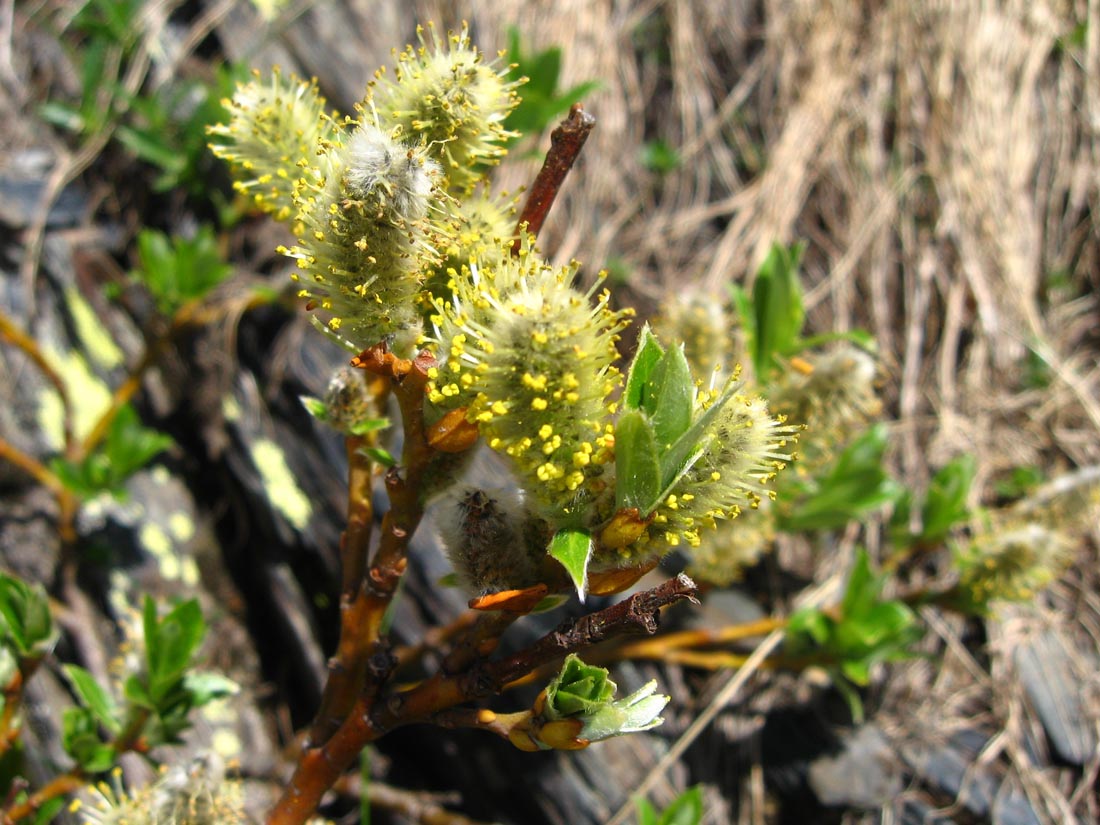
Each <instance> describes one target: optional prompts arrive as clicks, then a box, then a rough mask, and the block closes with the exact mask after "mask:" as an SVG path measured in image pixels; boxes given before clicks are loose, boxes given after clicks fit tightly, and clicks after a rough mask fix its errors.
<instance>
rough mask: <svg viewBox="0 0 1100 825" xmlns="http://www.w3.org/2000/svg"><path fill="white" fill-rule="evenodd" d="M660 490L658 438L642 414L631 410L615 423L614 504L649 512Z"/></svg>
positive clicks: (640, 511)
mask: <svg viewBox="0 0 1100 825" xmlns="http://www.w3.org/2000/svg"><path fill="white" fill-rule="evenodd" d="M660 493H661V466H660V461H659V459H658V453H657V437H656V436H655V435H654V432H653V426H652V425H651V424H650V423H649V420H648V419H647V418H646V417H645V415H644V414H642V413H640V412H637V411H631V412H625V413H623V414H622V415H620V416H619V419H618V421H616V422H615V504H616V505H617V507H618V508H619V509H620V510H621V509H624V508H629V507H637V508H638V512H639V513H640V514H641V515H642V516H647V515H649V513H650V511H652V509H653V508H654V507H655V506H656V505H657V502H658V500H659V499H658V496H659V495H660Z"/></svg>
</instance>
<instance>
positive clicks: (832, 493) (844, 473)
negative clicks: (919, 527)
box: [778, 424, 902, 533]
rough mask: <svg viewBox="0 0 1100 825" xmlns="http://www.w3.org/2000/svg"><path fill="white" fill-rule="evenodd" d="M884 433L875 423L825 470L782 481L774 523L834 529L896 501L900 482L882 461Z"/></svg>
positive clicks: (788, 527) (788, 529)
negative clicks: (812, 476)
mask: <svg viewBox="0 0 1100 825" xmlns="http://www.w3.org/2000/svg"><path fill="white" fill-rule="evenodd" d="M887 441H888V433H887V430H886V426H885V425H884V424H876V425H875V426H873V427H871V428H870V429H868V430H867V431H866V432H865V433H864V434H863V435H861V436H860V437H859V438H857V439H856V440H855V441H853V442H852V443H851V444H849V445H848V447H846V448H845V449H844V451H843V452H841V453H840V455H838V456H837V458H836V460H835V461H834V462H833V464H832V465H831V466H830V467H829V468H828V470H827V471H826V473H825V475H823V476H821V477H819V478H809V479H798V480H796V481H793V482H788V483H787V484H785V485H781V489H780V493H779V496H780V501H781V502H783V505H782V506H781V507H780V508H779V512H778V524H779V528H780V529H781V530H783V531H785V532H789V533H794V532H800V531H804V530H835V529H838V528H840V527H843V526H845V525H846V524H848V523H849V522H851V521H856V520H858V519H860V518H862V517H864V516H866V515H867V514H868V513H871V512H873V511H875V510H877V509H879V508H880V507H885V506H886V505H887V504H890V503H892V502H895V501H897V499H898V498H899V497H900V496H901V495H902V487H901V485H899V484H898V483H897V482H895V481H894V480H893V479H891V478H890V476H889V475H888V474H887V472H886V470H885V468H884V466H883V460H882V459H883V454H884V453H885V452H886V446H887Z"/></svg>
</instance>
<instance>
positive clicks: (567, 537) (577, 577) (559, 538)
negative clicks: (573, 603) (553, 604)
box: [547, 529, 593, 601]
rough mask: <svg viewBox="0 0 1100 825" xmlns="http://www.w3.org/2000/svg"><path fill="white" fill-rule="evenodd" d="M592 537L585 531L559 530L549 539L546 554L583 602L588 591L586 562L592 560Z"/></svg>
mask: <svg viewBox="0 0 1100 825" xmlns="http://www.w3.org/2000/svg"><path fill="white" fill-rule="evenodd" d="M592 544H593V542H592V536H591V535H589V533H588V532H587V531H585V530H571V529H567V530H559V531H558V532H556V533H555V534H554V538H552V539H550V547H549V548H548V550H547V552H548V553H549V554H550V556H551V558H553V559H555V560H556V561H557V562H558V563H559V564H560V565H561V566H562V567H564V568H565V570H566V572H567V573H569V577H570V578H571V579H572V580H573V586H574V587H576V588H577V595H578V596H579V597H580V599H581V601H583V600H584V595H585V592H586V591H587V590H588V561H589V559H591V558H592Z"/></svg>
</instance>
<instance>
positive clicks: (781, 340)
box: [749, 244, 805, 383]
mask: <svg viewBox="0 0 1100 825" xmlns="http://www.w3.org/2000/svg"><path fill="white" fill-rule="evenodd" d="M804 249H805V247H804V246H803V245H801V244H795V245H794V246H791V247H785V246H782V245H780V244H774V245H773V246H772V248H771V250H769V252H768V255H767V257H766V258H765V259H764V262H763V263H762V264H761V265H760V269H759V270H757V273H756V282H755V283H754V284H753V290H752V315H753V324H752V339H751V341H750V344H749V346H750V350H751V353H752V360H753V366H754V368H755V370H756V376H757V380H758V381H760V382H761V383H766V382H767V379H768V376H769V375H770V374H771V372H772V370H773V369H775V368H776V367H777V366H778V362H777V361H776V360H775V356H776V355H781V354H785V353H789V352H795V351H797V350H798V346H797V342H798V339H799V334H800V333H801V331H802V323H803V321H804V319H805V310H804V309H803V306H802V286H801V284H800V283H799V280H798V265H799V262H800V261H801V259H802V252H803V250H804Z"/></svg>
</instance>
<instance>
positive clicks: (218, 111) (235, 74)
mask: <svg viewBox="0 0 1100 825" xmlns="http://www.w3.org/2000/svg"><path fill="white" fill-rule="evenodd" d="M145 5H146V4H145V0H88V2H85V3H82V4H81V9H80V11H79V12H78V13H77V14H76V15H74V17H73V19H72V22H71V26H70V29H71V32H72V33H73V34H74V35H76V37H77V40H76V43H75V45H74V46H73V59H74V62H75V63H77V64H78V67H79V68H78V71H79V79H80V97H79V99H77V100H76V101H75V102H73V103H68V102H64V101H60V100H52V101H48V102H46V103H45V104H43V105H42V106H41V107H40V109H39V114H40V115H41V116H42V117H43V118H44V119H45V120H46V121H47V122H49V123H52V124H54V125H55V126H58V127H60V128H62V129H65V130H67V131H70V132H74V133H76V134H78V135H80V136H82V137H90V136H93V135H96V134H99V133H100V132H102V131H103V130H105V129H110V128H112V127H114V128H115V132H114V137H115V138H116V139H117V140H118V141H119V143H121V144H122V145H123V146H124V147H126V148H127V149H128V150H130V151H131V152H132V153H133V154H134V155H135V156H136V157H137V158H138V159H140V160H142V161H145V162H146V163H149V164H150V165H152V166H153V167H155V168H156V169H158V170H160V174H159V176H158V177H157V178H156V180H155V181H154V182H153V189H154V190H155V191H157V192H164V191H167V190H169V189H174V188H177V187H185V188H186V189H188V190H189V191H190V192H191V193H192V194H194V195H202V194H204V193H206V192H207V191H208V190H209V182H208V173H209V171H210V169H211V167H212V162H213V158H211V156H210V154H209V153H208V152H207V151H206V140H207V138H206V129H207V127H208V126H210V125H212V124H214V123H217V122H218V121H219V120H222V119H224V117H225V114H226V113H225V110H224V107H223V106H222V105H221V101H222V100H223V99H224V98H226V97H229V96H230V95H231V94H232V90H233V87H234V85H235V84H236V82H237V81H238V80H240V79H241V78H243V76H244V74H245V67H244V66H243V65H241V66H238V65H230V66H223V67H219V68H218V70H217V73H216V75H215V78H214V81H213V82H212V83H207V82H204V81H201V80H197V79H182V80H172V81H169V82H168V83H165V84H164V85H161V86H159V87H158V88H156V89H154V90H151V91H148V92H143V91H139V92H138V93H137V94H132V93H130V92H129V91H128V90H127V89H126V86H125V83H124V79H125V77H126V74H127V72H128V71H129V66H130V60H131V58H132V57H133V53H134V47H135V46H136V45H137V43H138V39H139V37H140V35H141V31H142V29H143V24H142V22H141V20H140V16H141V12H142V9H143V8H144V7H145Z"/></svg>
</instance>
